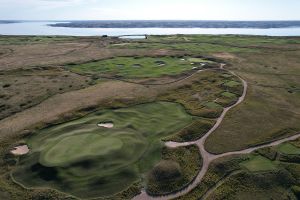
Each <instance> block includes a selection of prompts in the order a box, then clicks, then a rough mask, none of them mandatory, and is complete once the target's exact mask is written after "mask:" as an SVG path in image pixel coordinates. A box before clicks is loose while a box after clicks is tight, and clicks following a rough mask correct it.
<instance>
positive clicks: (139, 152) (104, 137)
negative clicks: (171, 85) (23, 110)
mask: <svg viewBox="0 0 300 200" xmlns="http://www.w3.org/2000/svg"><path fill="white" fill-rule="evenodd" d="M194 118H195V117H192V116H191V115H189V114H187V113H186V112H185V110H184V108H183V107H182V106H181V105H179V104H176V103H167V102H157V103H148V104H142V105H137V106H133V107H129V108H122V109H116V110H101V111H98V112H95V113H92V114H90V115H87V116H85V117H83V118H80V119H77V120H74V121H70V122H66V123H63V124H59V125H55V126H52V127H49V128H46V129H43V130H41V131H38V132H37V133H35V134H34V135H33V136H31V137H29V138H28V140H27V143H28V145H29V147H30V149H31V152H30V154H28V155H27V156H24V157H22V158H21V159H20V163H19V165H18V167H17V169H16V170H15V171H14V172H13V177H14V178H15V179H16V181H17V182H19V183H22V184H23V185H25V186H26V187H30V188H31V187H33V188H35V187H50V188H54V189H58V190H60V191H63V192H66V193H69V194H72V195H75V196H77V197H80V198H93V197H104V196H112V195H115V194H117V193H120V192H122V191H124V190H126V189H127V188H129V187H130V186H131V185H132V184H134V183H135V182H137V181H139V180H140V178H141V176H142V174H143V173H146V172H147V171H149V170H150V169H151V168H152V167H153V166H154V165H155V164H156V163H157V162H158V161H159V160H160V159H161V149H162V146H163V144H162V142H161V139H162V138H164V137H166V136H168V135H171V134H173V133H174V132H177V131H179V130H180V129H182V128H183V127H185V126H187V125H188V124H190V123H191V122H192V121H193V120H194ZM102 122H111V123H113V124H114V127H113V128H111V129H108V128H103V127H98V126H97V124H99V123H102Z"/></svg>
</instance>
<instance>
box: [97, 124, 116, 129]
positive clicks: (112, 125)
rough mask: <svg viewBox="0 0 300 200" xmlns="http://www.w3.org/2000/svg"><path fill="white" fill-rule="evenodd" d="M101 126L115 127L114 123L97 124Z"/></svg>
mask: <svg viewBox="0 0 300 200" xmlns="http://www.w3.org/2000/svg"><path fill="white" fill-rule="evenodd" d="M97 125H98V126H99V127H103V128H113V127H114V124H113V123H99V124H97Z"/></svg>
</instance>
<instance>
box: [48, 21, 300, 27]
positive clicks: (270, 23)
mask: <svg viewBox="0 0 300 200" xmlns="http://www.w3.org/2000/svg"><path fill="white" fill-rule="evenodd" d="M49 26H54V27H74V28H258V29H269V28H290V27H300V21H131V20H130V21H129V20H127V21H70V22H64V23H56V24H51V25H49Z"/></svg>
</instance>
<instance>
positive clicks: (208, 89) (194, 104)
mask: <svg viewBox="0 0 300 200" xmlns="http://www.w3.org/2000/svg"><path fill="white" fill-rule="evenodd" d="M224 74H227V73H226V72H223V71H206V72H203V73H202V74H199V78H198V79H195V80H194V81H193V82H192V83H190V84H185V85H182V86H180V87H178V88H176V89H175V90H170V91H168V92H167V93H166V94H163V95H161V96H160V97H159V99H162V100H165V101H173V102H174V101H175V102H178V103H181V104H182V105H183V106H184V107H185V108H186V109H187V111H188V112H189V113H191V114H192V115H197V116H200V117H205V118H217V117H218V116H220V115H221V113H222V111H223V106H224V107H227V106H229V105H231V104H232V102H234V101H236V100H237V98H236V99H229V98H227V97H222V96H220V94H221V93H223V92H226V91H227V88H225V87H224V86H223V84H224V83H225V82H226V81H229V80H236V78H235V77H227V78H225V77H224V76H223V75H224ZM228 99H229V100H228ZM214 101H220V102H221V104H222V106H221V105H219V104H218V103H215V102H214Z"/></svg>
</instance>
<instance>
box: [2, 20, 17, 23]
mask: <svg viewBox="0 0 300 200" xmlns="http://www.w3.org/2000/svg"><path fill="white" fill-rule="evenodd" d="M19 22H20V21H16V20H0V24H13V23H19Z"/></svg>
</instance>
